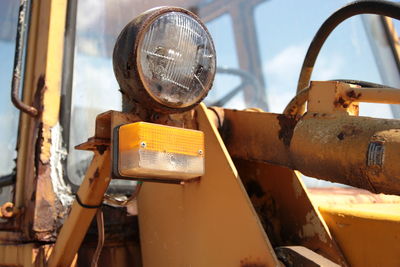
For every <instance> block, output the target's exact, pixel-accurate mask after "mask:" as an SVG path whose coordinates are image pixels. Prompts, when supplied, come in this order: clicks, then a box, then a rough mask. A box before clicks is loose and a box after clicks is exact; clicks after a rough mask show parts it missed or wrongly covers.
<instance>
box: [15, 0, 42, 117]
mask: <svg viewBox="0 0 400 267" xmlns="http://www.w3.org/2000/svg"><path fill="white" fill-rule="evenodd" d="M27 10H28V1H27V0H20V6H19V15H18V27H17V37H16V44H15V57H14V71H13V79H12V82H11V101H12V103H13V104H14V106H15V107H16V108H17V109H19V110H21V111H22V112H25V113H27V114H29V115H30V116H32V117H35V116H37V115H38V110H37V109H36V108H34V107H32V106H29V105H27V104H25V103H23V102H22V101H21V99H19V86H20V82H21V69H22V54H23V50H24V43H25V41H26V35H25V16H26V12H27Z"/></svg>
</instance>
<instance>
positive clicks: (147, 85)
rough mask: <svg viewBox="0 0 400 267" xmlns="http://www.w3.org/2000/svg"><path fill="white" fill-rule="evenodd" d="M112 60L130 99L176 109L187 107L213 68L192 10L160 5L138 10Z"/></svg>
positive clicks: (207, 41)
mask: <svg viewBox="0 0 400 267" xmlns="http://www.w3.org/2000/svg"><path fill="white" fill-rule="evenodd" d="M113 65H114V72H115V75H116V78H117V80H118V83H119V85H120V87H121V90H122V92H123V93H124V94H125V95H126V96H127V97H128V98H129V99H130V100H132V101H134V102H139V103H140V104H141V105H142V106H143V107H146V108H148V109H153V110H156V111H159V112H162V113H176V112H182V111H186V110H189V109H191V108H193V107H194V106H195V105H197V104H198V103H199V102H200V101H201V100H202V99H203V98H204V97H205V96H206V95H207V93H208V91H209V90H210V88H211V86H212V82H213V80H214V76H215V71H216V57H215V48H214V44H213V41H212V39H211V36H210V34H209V32H208V31H207V29H206V27H205V26H204V25H203V23H202V22H201V21H200V20H199V19H198V18H197V17H196V16H195V15H194V14H193V13H191V12H189V11H187V10H185V9H182V8H177V7H161V8H156V9H151V10H149V11H147V12H146V13H143V14H142V15H141V16H139V17H137V18H136V19H134V20H133V21H132V22H130V23H129V24H128V25H127V26H126V27H125V28H124V29H123V30H122V32H121V34H120V35H119V37H118V40H117V42H116V45H115V48H114V54H113Z"/></svg>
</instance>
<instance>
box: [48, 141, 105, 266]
mask: <svg viewBox="0 0 400 267" xmlns="http://www.w3.org/2000/svg"><path fill="white" fill-rule="evenodd" d="M110 154H111V153H110V151H109V150H108V149H107V150H106V151H104V153H102V154H100V153H99V152H95V156H94V158H93V160H92V163H91V164H90V166H89V168H88V170H87V172H86V175H85V178H84V180H83V182H82V184H81V186H80V187H79V190H78V192H77V195H78V196H79V198H80V201H81V203H84V204H85V205H92V206H96V205H99V204H101V203H102V201H103V197H104V193H105V192H106V190H107V187H108V184H109V183H110V181H111V177H110V173H111V170H110V168H111V166H110V165H111V158H110ZM96 211H97V209H96V208H84V207H83V206H81V205H80V204H78V202H77V201H75V202H74V203H73V205H72V207H71V211H70V213H69V215H68V217H67V219H66V221H65V223H64V225H63V227H62V228H61V231H60V233H59V234H58V237H57V242H56V244H55V246H54V249H53V251H52V254H51V256H50V258H49V261H48V266H49V267H52V266H54V267H61V266H70V264H71V262H72V261H73V259H74V257H75V254H76V253H77V252H78V249H79V247H80V245H81V243H82V240H83V238H84V237H85V234H86V232H87V229H88V228H89V225H90V223H91V221H92V219H93V217H94V215H95V214H96Z"/></svg>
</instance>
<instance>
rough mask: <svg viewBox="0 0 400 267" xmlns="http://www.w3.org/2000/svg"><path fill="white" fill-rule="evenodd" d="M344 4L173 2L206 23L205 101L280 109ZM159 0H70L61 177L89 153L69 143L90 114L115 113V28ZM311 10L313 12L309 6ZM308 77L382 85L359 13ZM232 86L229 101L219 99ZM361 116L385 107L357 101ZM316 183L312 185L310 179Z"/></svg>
mask: <svg viewBox="0 0 400 267" xmlns="http://www.w3.org/2000/svg"><path fill="white" fill-rule="evenodd" d="M345 4H347V1H344V0H342V1H326V2H324V3H323V4H322V3H321V1H317V0H308V1H296V0H286V1H283V2H282V1H278V0H270V1H265V0H259V1H246V0H242V1H225V0H213V1H210V0H191V1H187V0H186V1H184V0H175V1H169V2H168V5H175V6H181V7H184V8H187V9H190V10H191V11H193V12H195V13H197V14H198V15H199V16H200V18H202V19H203V21H204V22H205V23H206V25H207V27H208V28H209V31H210V33H211V35H212V37H213V39H214V43H215V46H216V51H217V67H218V70H217V76H216V79H215V82H214V86H213V89H212V90H211V92H210V93H209V96H208V97H207V98H206V100H205V102H206V103H207V104H208V105H213V104H216V103H221V101H222V100H224V101H222V102H223V104H222V105H223V106H225V107H229V108H236V109H243V108H247V107H260V108H263V109H264V110H266V111H271V112H279V113H281V112H282V111H283V109H284V108H285V106H286V105H287V103H288V102H289V101H290V99H291V98H292V97H293V96H294V95H295V92H296V85H297V80H298V77H299V72H300V68H301V65H302V62H303V59H304V56H305V54H306V51H307V48H308V45H309V44H310V42H311V40H312V38H313V36H314V34H315V33H316V32H317V30H318V28H319V27H320V26H321V25H322V23H323V22H324V21H325V20H326V19H327V18H328V17H329V16H330V15H331V14H332V13H333V12H334V11H336V10H337V9H338V8H340V7H342V6H343V5H345ZM162 5H165V2H164V1H161V0H160V1H158V0H152V1H145V0H134V1H127V0H118V1H116V0H103V1H98V0H86V1H78V16H77V29H76V45H75V63H74V72H73V88H72V105H71V114H72V115H71V126H70V129H69V133H70V138H69V156H68V176H69V179H70V180H71V181H72V182H73V183H75V184H79V183H80V181H81V179H82V177H83V175H84V172H85V169H86V166H87V163H88V161H89V159H90V158H91V153H85V152H82V151H75V150H74V149H73V147H74V146H75V145H77V144H79V143H82V142H84V141H86V140H87V138H88V137H90V136H92V135H93V133H94V123H95V117H96V115H97V114H99V113H101V112H104V111H107V110H110V109H115V110H121V95H120V93H119V92H118V84H117V83H116V80H115V78H114V73H113V69H112V59H111V55H112V50H113V46H114V43H115V40H116V38H117V36H118V34H119V32H120V31H121V30H122V28H123V27H124V26H125V25H126V24H127V23H128V22H129V21H130V20H131V19H133V18H134V17H136V16H137V15H138V14H140V13H142V12H143V11H145V10H148V9H150V8H153V7H156V6H162ZM316 9H317V10H318V12H316V11H315V10H316ZM312 79H313V80H329V79H356V80H357V79H358V80H365V81H370V82H376V83H382V79H381V77H380V74H379V70H378V67H377V64H376V61H375V59H374V55H373V53H372V50H371V47H370V44H369V42H368V38H367V34H366V31H365V29H364V26H363V22H362V19H361V18H360V16H356V17H353V18H351V19H349V20H347V21H345V22H344V23H342V24H341V25H339V26H338V27H337V29H335V31H334V32H333V33H332V34H331V36H330V37H329V38H328V40H327V42H326V43H325V45H324V47H323V48H322V51H321V53H320V55H319V57H318V60H317V63H316V66H315V68H314V72H313V76H312ZM232 91H235V92H236V94H234V96H233V97H231V98H226V96H227V95H228V94H229V93H230V92H232ZM360 113H361V115H367V116H374V117H383V118H392V113H391V109H390V107H389V106H388V105H383V104H381V105H376V104H362V105H361V109H360ZM313 183H314V184H316V183H315V182H313Z"/></svg>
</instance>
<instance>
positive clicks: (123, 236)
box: [78, 206, 142, 267]
mask: <svg viewBox="0 0 400 267" xmlns="http://www.w3.org/2000/svg"><path fill="white" fill-rule="evenodd" d="M102 209H103V212H104V216H105V218H104V219H105V220H104V222H105V244H104V247H103V249H102V251H101V254H100V258H99V262H98V266H118V267H119V266H121V267H125V266H126V267H128V266H130V267H139V266H142V263H141V250H140V241H139V228H138V220H137V216H126V212H125V210H124V209H120V208H113V207H110V206H103V208H102ZM96 228H97V227H96V223H95V221H94V220H93V222H92V225H91V227H90V228H89V231H88V233H87V234H86V237H85V239H84V241H83V243H82V246H81V248H80V249H79V254H78V266H82V267H86V266H90V264H91V262H92V255H93V253H94V251H95V248H96V246H97V239H98V237H97V229H96Z"/></svg>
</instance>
